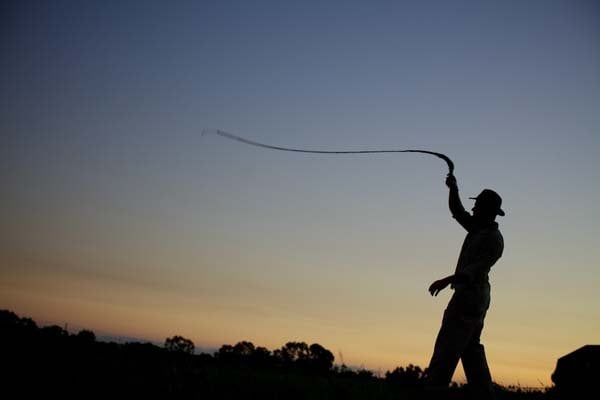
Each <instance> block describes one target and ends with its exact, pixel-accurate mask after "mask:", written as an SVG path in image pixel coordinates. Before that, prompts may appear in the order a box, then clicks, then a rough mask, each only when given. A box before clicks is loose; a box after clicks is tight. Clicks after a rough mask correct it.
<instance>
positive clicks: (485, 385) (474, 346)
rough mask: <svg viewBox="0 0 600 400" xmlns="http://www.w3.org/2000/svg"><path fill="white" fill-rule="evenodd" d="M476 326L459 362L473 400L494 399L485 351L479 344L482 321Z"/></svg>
mask: <svg viewBox="0 0 600 400" xmlns="http://www.w3.org/2000/svg"><path fill="white" fill-rule="evenodd" d="M477 325H478V326H477V328H476V330H475V332H474V334H473V336H472V337H471V340H470V341H469V343H468V344H467V347H466V348H465V350H464V352H463V353H462V356H461V361H462V365H463V368H464V370H465V376H466V377H467V382H468V383H469V387H470V389H471V391H472V392H473V394H474V398H477V399H482V400H484V399H485V400H488V399H494V398H495V397H494V388H493V385H492V375H491V374H490V369H489V368H488V364H487V359H486V357H485V349H484V347H483V345H482V344H481V343H480V336H481V331H482V329H483V320H481V321H480V322H479V323H478V324H477Z"/></svg>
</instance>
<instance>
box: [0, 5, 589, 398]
mask: <svg viewBox="0 0 600 400" xmlns="http://www.w3.org/2000/svg"><path fill="white" fill-rule="evenodd" d="M174 3H175V2H167V1H165V2H157V1H152V2H151V1H140V2H131V1H102V2H79V1H52V2H44V1H35V2H29V1H14V2H11V1H9V2H8V3H7V2H4V3H3V5H2V10H1V13H0V14H1V17H0V18H1V19H0V33H1V39H0V46H1V48H0V51H1V53H0V54H1V56H0V57H1V58H0V59H1V62H0V72H1V73H0V87H1V88H2V90H1V92H0V101H1V104H0V105H1V108H0V114H1V115H0V187H1V188H2V196H0V218H1V229H0V308H6V309H11V310H13V311H15V312H16V313H18V314H19V315H21V316H29V317H32V318H34V319H36V320H37V321H41V322H48V323H60V324H62V323H65V322H66V323H69V326H71V327H74V328H87V329H92V330H95V331H96V332H100V333H106V334H112V335H121V336H130V337H139V338H144V339H148V340H154V341H159V342H162V341H163V340H164V338H166V337H167V336H172V335H174V334H181V335H184V336H186V337H188V338H190V339H192V340H193V341H194V342H195V343H196V345H197V346H198V347H204V348H211V347H213V348H214V347H218V346H220V345H221V344H224V343H229V344H234V343H236V342H237V341H239V340H250V341H252V342H254V343H255V344H257V345H261V346H266V347H268V348H270V349H274V348H278V347H280V346H282V345H283V344H284V343H285V342H287V341H289V340H301V341H305V342H307V343H313V342H318V343H320V344H322V345H323V346H325V347H326V348H328V349H330V350H331V351H332V352H333V353H334V354H335V355H336V362H338V363H341V362H342V359H341V357H340V353H341V354H342V355H343V361H344V362H345V363H346V364H350V365H363V366H364V367H366V368H370V369H373V370H375V371H378V370H381V371H382V372H385V371H386V370H387V369H392V368H394V367H395V366H397V365H407V364H408V363H414V364H418V365H421V366H423V367H425V366H426V365H427V363H428V361H429V357H430V356H431V351H432V348H433V342H434V340H435V336H436V334H437V330H438V329H439V324H440V321H441V316H442V312H443V309H444V308H445V305H446V303H447V301H448V299H449V297H450V295H451V292H450V291H449V290H447V291H444V292H442V294H440V295H439V296H438V297H437V298H432V297H431V296H430V295H429V294H428V292H427V287H428V286H429V284H430V283H431V282H432V281H433V280H435V279H438V278H440V277H442V276H445V275H447V274H450V273H452V272H453V269H454V266H455V264H456V259H457V257H458V251H459V248H460V245H461V243H462V240H463V238H464V231H462V230H461V228H460V227H459V226H458V225H457V224H456V223H455V222H454V221H453V220H452V218H451V217H450V215H449V212H448V210H447V189H446V187H445V185H444V178H445V174H446V167H445V165H444V163H443V162H442V161H441V160H438V159H435V158H432V157H429V156H423V155H415V154H404V155H380V156H370V157H367V156H343V157H342V156H322V155H307V154H295V153H283V152H276V151H270V150H264V149H258V148H253V147H249V146H244V145H242V144H240V143H235V142H231V141H228V140H225V139H223V138H219V137H217V136H202V137H201V136H200V132H201V130H202V129H203V128H219V129H223V130H226V131H229V132H232V133H235V134H238V135H242V136H246V137H248V138H251V139H254V140H258V141H262V142H267V143H271V144H274V145H280V146H295V147H307V148H320V149H336V150H359V149H380V148H411V147H412V148H427V149H431V150H433V151H439V152H443V153H446V154H448V155H449V156H450V157H451V158H452V159H453V160H454V162H455V164H456V176H457V178H458V180H459V185H460V188H461V193H462V197H463V201H464V203H465V206H467V208H470V207H471V201H470V200H468V199H467V197H469V196H472V195H476V194H477V193H478V192H479V191H480V190H481V189H482V188H484V187H489V188H493V189H495V190H497V191H498V192H499V193H500V194H501V195H502V196H503V199H504V203H503V205H504V207H503V208H504V209H505V210H506V212H507V216H506V217H504V218H502V219H500V224H501V230H502V232H503V234H504V238H505V246H506V247H505V253H504V256H503V257H502V259H501V260H500V261H499V262H498V263H497V264H496V266H495V267H494V268H493V270H492V273H491V276H490V278H491V282H492V307H491V310H490V312H489V314H488V318H487V320H486V329H485V330H484V334H483V341H484V344H485V345H486V349H487V352H488V360H489V363H490V367H491V370H492V374H493V375H494V378H495V380H497V381H499V382H501V383H505V384H516V383H520V384H521V385H526V386H539V385H540V384H549V383H550V374H551V372H552V370H553V369H554V367H555V363H556V359H557V358H558V357H559V356H562V355H564V354H566V353H568V352H570V351H572V350H574V349H576V348H578V347H580V346H582V345H585V344H598V342H599V341H600V340H599V339H600V338H599V337H598V332H600V297H599V296H598V290H599V289H600V274H599V272H598V268H599V266H600V248H599V247H600V246H599V245H600V241H599V238H600V229H599V228H598V221H600V211H599V210H598V204H600V168H599V162H598V154H599V153H600V136H599V134H600V6H599V5H598V3H597V2H595V1H567V0H565V1H550V0H548V1H546V0H543V1H542V0H540V1H522V0H514V1H452V2H448V1H418V2H417V1H415V2H400V1H382V2H366V1H363V2H352V1H344V2H341V1H339V2H333V1H328V2H323V1H302V2H292V1H287V2H284V1H189V2H177V3H176V4H174ZM461 377H462V368H461V367H460V366H459V368H458V369H457V374H456V375H455V378H456V379H461Z"/></svg>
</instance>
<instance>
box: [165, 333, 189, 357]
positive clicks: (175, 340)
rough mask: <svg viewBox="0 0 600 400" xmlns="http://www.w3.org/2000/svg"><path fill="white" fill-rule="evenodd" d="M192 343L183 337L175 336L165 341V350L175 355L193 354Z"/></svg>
mask: <svg viewBox="0 0 600 400" xmlns="http://www.w3.org/2000/svg"><path fill="white" fill-rule="evenodd" d="M194 348H195V346H194V342H192V341H191V340H190V339H186V338H184V337H183V336H178V335H175V336H173V337H170V338H167V339H166V340H165V349H167V350H168V351H172V352H176V353H186V354H193V353H194Z"/></svg>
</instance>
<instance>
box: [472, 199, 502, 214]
mask: <svg viewBox="0 0 600 400" xmlns="http://www.w3.org/2000/svg"><path fill="white" fill-rule="evenodd" d="M469 199H471V200H477V197H469ZM496 214H498V215H499V216H501V217H504V216H505V215H506V214H505V213H504V210H502V209H501V208H499V209H498V211H496Z"/></svg>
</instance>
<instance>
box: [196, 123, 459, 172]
mask: <svg viewBox="0 0 600 400" xmlns="http://www.w3.org/2000/svg"><path fill="white" fill-rule="evenodd" d="M205 134H214V135H219V136H221V137H224V138H227V139H231V140H235V141H238V142H242V143H245V144H248V145H250V146H257V147H263V148H265V149H272V150H281V151H293V152H296V153H314V154H374V153H424V154H431V155H433V156H436V157H439V158H441V159H442V160H444V161H446V164H448V172H449V173H450V174H453V173H454V163H453V162H452V160H451V159H450V158H448V156H446V155H445V154H442V153H436V152H433V151H429V150H413V149H407V150H350V151H337V150H336V151H332V150H308V149H295V148H291V147H280V146H273V145H270V144H264V143H259V142H255V141H253V140H249V139H245V138H243V137H240V136H237V135H234V134H232V133H229V132H225V131H222V130H220V129H204V130H203V131H202V135H205Z"/></svg>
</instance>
